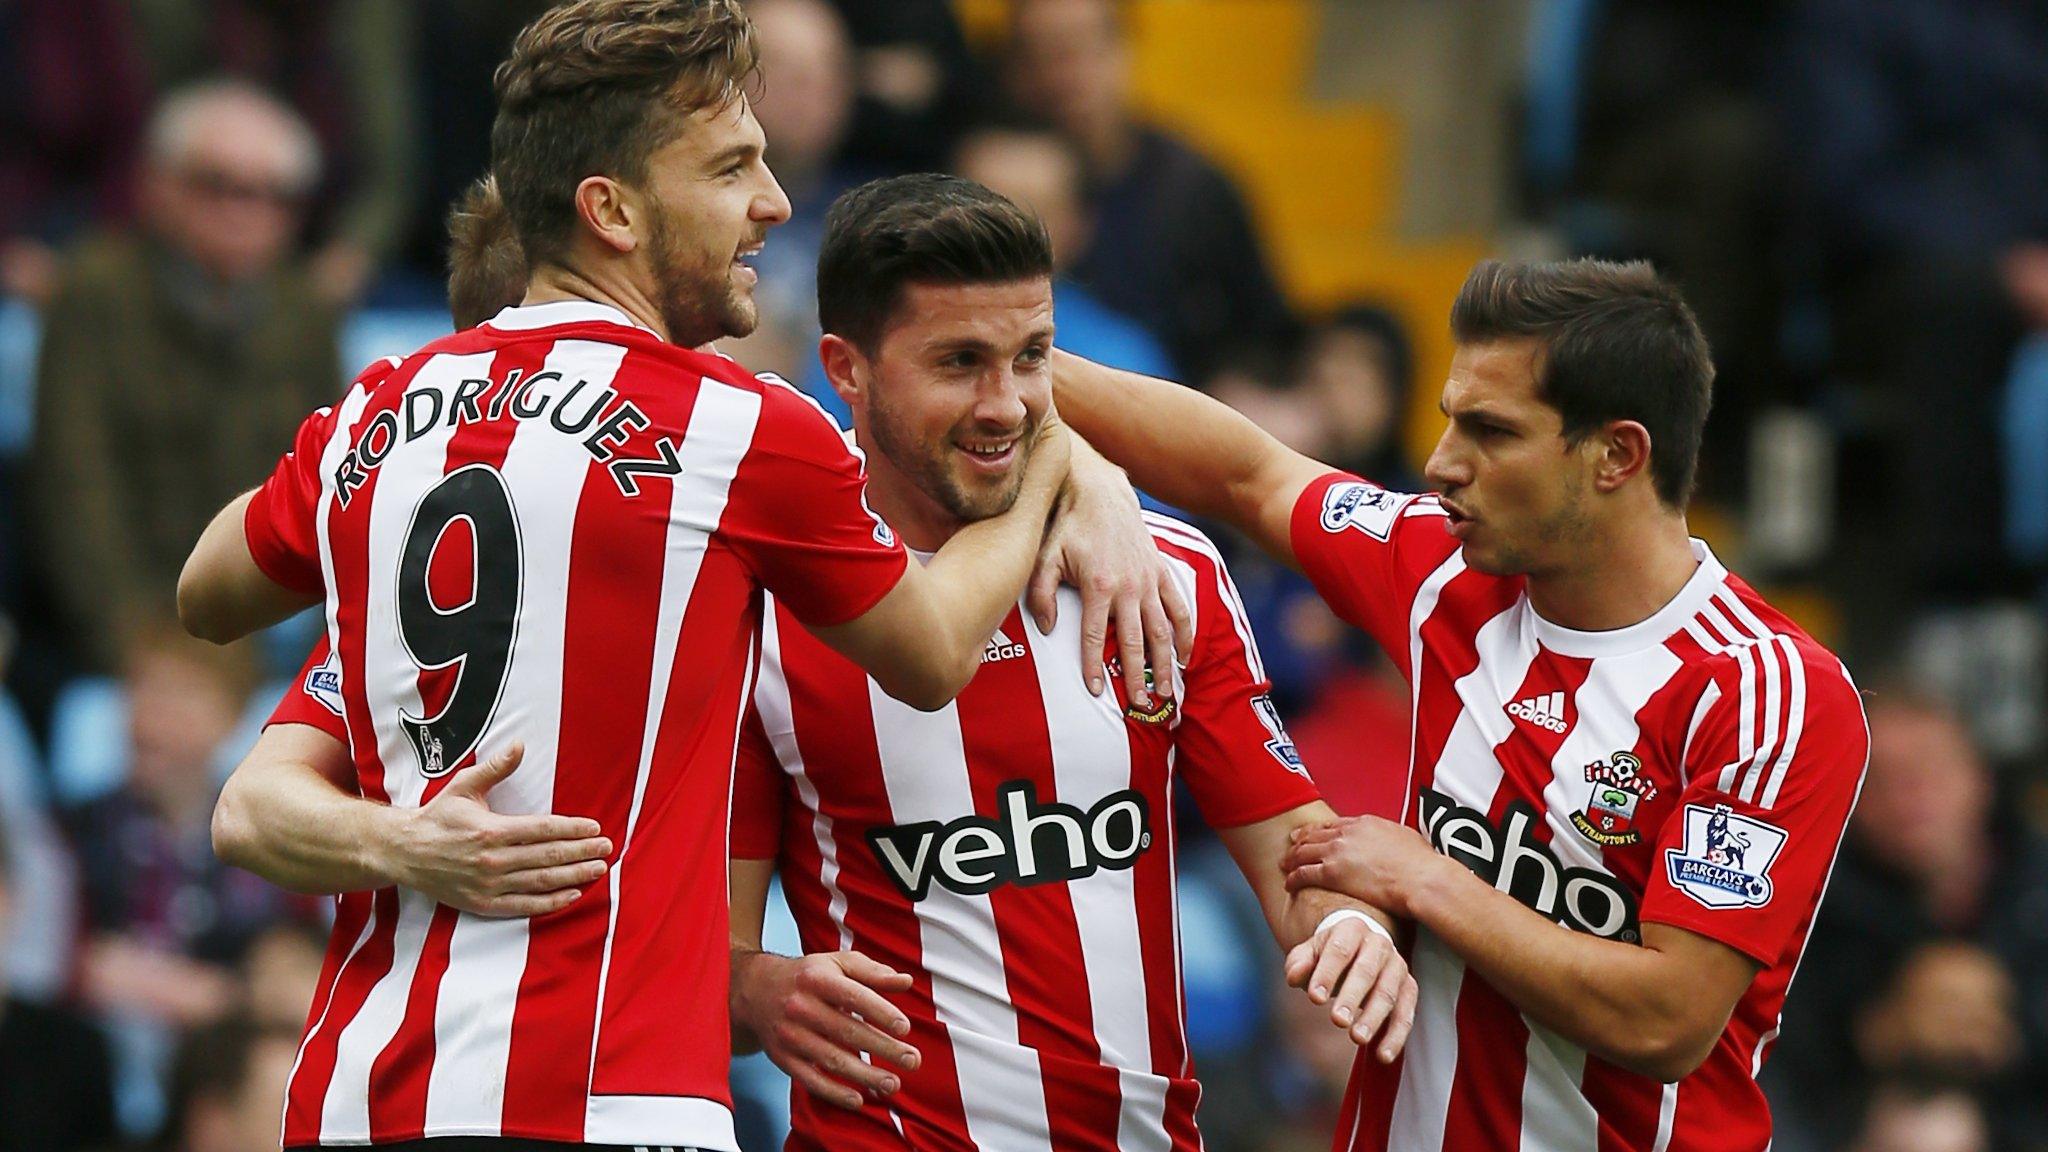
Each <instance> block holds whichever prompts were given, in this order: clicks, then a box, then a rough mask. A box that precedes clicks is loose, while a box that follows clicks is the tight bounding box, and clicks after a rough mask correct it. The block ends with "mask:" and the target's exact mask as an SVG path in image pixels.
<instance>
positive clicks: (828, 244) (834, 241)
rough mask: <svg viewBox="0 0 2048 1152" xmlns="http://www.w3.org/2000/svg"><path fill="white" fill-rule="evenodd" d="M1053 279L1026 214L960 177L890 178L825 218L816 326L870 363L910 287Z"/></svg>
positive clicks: (855, 193) (1045, 247) (1038, 229)
mask: <svg viewBox="0 0 2048 1152" xmlns="http://www.w3.org/2000/svg"><path fill="white" fill-rule="evenodd" d="M1051 276H1052V242H1051V241H1050V240H1048V239H1047V238H1046V235H1045V225H1044V224H1043V223H1041V222H1040V221H1039V219H1038V217H1037V216H1036V215H1034V214H1033V213H1032V212H1031V211H1030V210H1029V209H1027V208H1023V207H1020V206H1018V205H1017V204H1016V203H1015V202H1014V201H1012V200H1010V199H1008V198H1007V197H1004V196H1000V195H998V194H996V193H994V192H991V191H989V190H988V189H987V188H984V187H982V186H981V185H979V184H976V183H975V182H974V181H972V180H967V179H964V178H962V177H959V176H942V175H938V174H936V173H929V172H924V173H917V174H914V175H910V176H890V177H886V178H884V179H881V180H871V181H869V182H868V183H866V184H863V185H861V186H860V187H858V188H855V189H853V190H852V191H850V192H847V193H844V194H843V195H841V196H840V197H839V199H837V200H834V201H833V202H832V207H831V208H830V210H828V211H827V212H826V213H825V239H824V241H823V243H822V244H820V246H819V249H818V323H819V327H821V328H823V329H824V330H825V331H827V332H830V333H832V334H834V335H836V336H839V337H840V338H842V339H844V340H848V341H850V342H852V343H853V344H854V345H856V346H857V347H859V348H860V349H861V350H862V351H865V352H867V353H869V354H873V353H874V351H875V348H876V344H877V342H878V341H879V340H880V338H881V336H882V333H883V332H884V331H885V330H886V329H887V328H888V326H889V320H890V317H892V316H893V315H894V314H895V312H896V307H897V305H898V304H900V303H901V302H902V298H903V290H904V288H906V287H908V286H909V285H912V284H1008V283H1012V282H1015V281H1018V280H1031V279H1036V278H1039V277H1047V278H1050V277H1051Z"/></svg>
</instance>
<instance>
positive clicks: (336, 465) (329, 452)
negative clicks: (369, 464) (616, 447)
mask: <svg viewBox="0 0 2048 1152" xmlns="http://www.w3.org/2000/svg"><path fill="white" fill-rule="evenodd" d="M369 403H370V390H369V389H367V388H364V387H363V386H361V385H360V384H359V385H357V386H356V387H354V388H352V389H350V390H349V394H348V397H347V398H346V399H344V400H343V401H342V402H341V413H340V415H339V416H338V417H337V418H336V420H335V422H334V435H333V436H331V437H329V438H328V441H327V444H326V445H325V447H323V448H322V449H321V452H320V506H319V508H317V509H315V511H314V514H313V523H314V526H315V530H314V538H315V539H316V540H317V541H318V542H319V545H320V579H321V582H322V586H323V587H324V588H326V590H327V603H326V606H325V607H324V609H323V612H324V613H325V615H326V618H327V648H328V650H329V651H331V652H333V653H335V654H336V656H337V659H338V658H339V654H340V652H341V620H340V612H341V601H340V599H339V598H337V597H336V595H335V591H334V589H335V583H334V542H333V541H332V540H331V539H329V538H328V535H327V533H328V524H329V518H330V516H331V515H332V513H333V510H334V498H335V496H336V494H337V492H338V489H337V488H336V485H335V480H334V476H335V473H336V472H338V471H339V470H340V468H341V462H342V460H343V458H345V457H346V456H347V455H348V443H349V430H350V429H351V428H352V427H353V426H354V424H355V422H356V420H357V419H359V418H360V417H361V416H362V414H363V409H364V408H366V407H368V406H369ZM344 727H345V726H344ZM355 747H356V741H355V736H354V735H353V734H350V736H349V755H350V757H351V759H353V757H354V755H355ZM311 1035H312V1034H311V1033H310V1032H309V1033H308V1034H307V1037H308V1039H310V1038H311ZM302 1051H303V1049H302Z"/></svg>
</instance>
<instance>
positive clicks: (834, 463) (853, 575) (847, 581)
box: [719, 382, 910, 628]
mask: <svg viewBox="0 0 2048 1152" xmlns="http://www.w3.org/2000/svg"><path fill="white" fill-rule="evenodd" d="M866 489H867V470H866V467H865V465H864V464H863V461H862V458H861V457H860V456H859V455H858V454H857V453H856V452H855V451H854V450H853V449H851V448H849V447H848V446H847V443H846V441H845V440H844V439H842V438H841V436H840V434H839V430H838V428H837V427H836V426H834V425H833V423H832V420H831V418H830V417H828V416H826V415H825V413H824V411H823V410H821V409H820V408H818V406H817V405H816V403H815V402H813V401H812V400H811V399H810V398H809V397H807V396H804V395H802V394H801V393H799V392H797V391H796V390H794V389H792V388H790V387H789V386H788V385H784V384H778V383H773V382H768V383H766V384H765V386H764V388H763V390H762V396H761V417H760V423H759V425H758V427H757V428H756V430H755V433H754V443H753V447H752V448H751V449H750V450H749V451H748V452H747V455H746V458H745V459H744V460H743V461H741V463H740V467H739V472H738V474H737V475H735V476H734V477H733V484H732V493H731V497H730V499H729V500H728V502H727V504H726V510H725V516H724V518H723V519H722V520H721V521H720V522H719V533H720V535H721V536H722V537H723V538H724V539H725V540H726V541H727V542H728V543H729V544H730V545H731V547H732V549H733V551H734V552H735V553H736V554H737V555H738V556H739V557H740V559H741V561H742V562H744V563H745V564H746V565H747V567H748V569H749V570H750V571H752V572H753V573H754V576H755V578H756V579H758V580H760V581H761V583H762V585H763V586H765V587H766V588H767V589H768V590H769V591H770V592H772V593H774V594H775V598H776V599H777V600H779V601H780V602H782V603H784V604H787V605H789V607H790V610H791V611H793V612H795V613H796V615H797V618H798V619H800V620H802V621H803V622H804V623H805V624H808V625H811V626H812V627H820V628H822V627H830V626H831V625H834V624H844V623H846V622H847V621H849V620H852V619H854V618H855V617H857V616H859V615H861V614H862V613H864V612H866V611H867V610H868V609H870V608H872V607H874V606H875V604H876V603H877V602H879V601H880V600H881V599H882V597H884V596H886V595H888V593H889V590H890V589H892V588H894V587H896V582H897V581H898V580H901V579H902V578H903V571H904V566H905V565H906V564H908V563H909V558H910V554H909V553H908V552H905V551H904V549H903V545H902V544H901V543H899V542H898V541H897V539H896V534H895V533H894V532H892V531H890V530H889V526H888V525H886V524H884V523H882V521H881V519H880V518H879V517H877V516H876V515H875V514H874V513H873V512H871V511H869V510H868V506H867V497H866Z"/></svg>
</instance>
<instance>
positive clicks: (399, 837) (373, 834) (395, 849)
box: [355, 801, 422, 891]
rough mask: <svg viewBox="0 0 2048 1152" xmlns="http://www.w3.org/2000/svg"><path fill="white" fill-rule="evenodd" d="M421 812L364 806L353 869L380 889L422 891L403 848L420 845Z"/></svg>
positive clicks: (372, 803) (372, 804)
mask: <svg viewBox="0 0 2048 1152" xmlns="http://www.w3.org/2000/svg"><path fill="white" fill-rule="evenodd" d="M421 812H422V809H419V808H399V807H396V806H394V805H390V804H378V803H375V802H373V801H372V802H364V807H363V821H362V823H363V828H362V832H363V834H362V835H360V836H358V837H356V861H355V863H356V867H357V868H358V869H360V870H361V871H362V872H363V873H364V874H365V875H367V876H369V877H371V878H372V879H373V880H375V881H376V882H377V886H378V887H380V888H390V887H398V888H410V889H413V890H415V891H419V890H421V885H420V880H421V877H420V874H419V872H418V870H416V869H414V868H412V867H410V866H409V862H408V857H407V854H406V848H407V847H408V846H409V845H413V844H417V843H418V842H419V829H418V824H419V819H420V814H421Z"/></svg>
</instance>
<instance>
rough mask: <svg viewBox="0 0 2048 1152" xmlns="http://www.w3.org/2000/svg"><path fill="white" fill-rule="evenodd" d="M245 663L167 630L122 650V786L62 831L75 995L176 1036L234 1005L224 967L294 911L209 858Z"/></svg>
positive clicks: (235, 652)
mask: <svg viewBox="0 0 2048 1152" xmlns="http://www.w3.org/2000/svg"><path fill="white" fill-rule="evenodd" d="M248 655H249V654H248V653H247V652H246V651H244V650H243V649H242V648H240V647H236V648H215V647H213V646H211V645H207V644H204V643H201V642H199V641H196V640H193V639H191V638H189V637H187V636H184V635H183V634H181V633H179V632H178V631H177V630H176V629H175V628H173V627H172V626H170V625H168V624H165V625H160V626H157V627H153V628H151V629H149V630H147V631H145V632H143V633H141V634H139V635H138V638H137V642H136V643H135V645H134V646H133V647H132V648H131V649H130V655H129V657H128V663H127V667H126V669H125V674H124V676H123V686H124V687H125V689H126V691H127V697H128V747H129V756H128V763H127V765H126V767H127V778H126V780H125V782H124V783H123V784H122V786H121V787H120V788H119V789H118V790H117V791H115V792H113V793H112V794H110V795H108V796H106V797H104V798H103V799H100V800H97V801H93V802H92V803H90V804H88V805H87V806H86V807H84V808H83V809H81V810H78V811H74V812H72V813H70V814H68V817H67V823H68V824H69V825H70V826H71V828H72V830H73V835H74V838H75V839H76V841H77V843H78V845H79V857H80V863H81V865H82V867H83V869H84V879H85V896H86V906H87V914H88V921H89V924H88V927H89V930H90V934H91V935H90V943H89V945H88V948H87V951H86V955H85V957H84V973H83V988H84V993H85V995H86V997H87V998H88V999H89V1000H90V1001H91V1002H92V1003H93V1004H94V1005H95V1006H97V1007H100V1008H104V1009H115V1010H120V1011H124V1012H130V1013H134V1014H139V1015H143V1016H148V1017H152V1018H155V1019H159V1020H165V1021H170V1022H174V1023H178V1024H192V1023H197V1022H201V1021H205V1020H210V1019H213V1018H215V1017H217V1016H219V1015H220V1014H221V1013H222V1012H223V1011H225V1010H226V1009H227V1008H228V1006H229V1005H230V1003H231V1001H232V1000H233V999H234V996H233V984H232V981H231V977H230V971H229V966H230V965H232V964H233V963H235V962H236V961H237V960H239V959H240V958H241V955H242V953H243V952H244V951H245V950H246V948H247V947H248V944H249V942H250V941H251V940H253V939H254V938H255V937H256V935H257V934H258V933H260V932H261V931H262V930H263V929H265V928H266V927H268V926H269V925H270V924H271V923H272V922H273V921H275V920H277V919H278V918H279V917H281V916H283V915H285V914H286V913H287V912H288V911H289V909H290V904H289V901H288V900H287V898H286V896H285V894H284V893H282V892H280V891H279V890H278V889H276V888H273V887H271V886H270V885H269V884H267V883H264V882H263V881H261V880H258V879H256V878H255V877H253V876H250V875H248V874H247V873H243V872H238V871H232V870H230V869H229V868H228V867H227V866H226V865H224V864H222V863H221V862H220V861H219V860H217V859H215V858H214V855H213V850H212V843H211V834H210V826H211V820H212V813H213V802H214V797H215V795H216V794H217V792H218V791H219V784H218V773H217V766H218V765H219V763H220V756H221V753H222V751H223V745H224V744H225V742H226V741H227V738H228V736H229V735H230V734H231V733H232V732H233V731H234V729H235V727H236V725H237V723H238V722H239V720H240V718H241V715H242V710H243V707H244V704H245V703H246V701H247V700H248V697H249V691H250V689H251V688H253V687H254V678H253V677H252V676H251V675H250V666H249V662H248Z"/></svg>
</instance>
